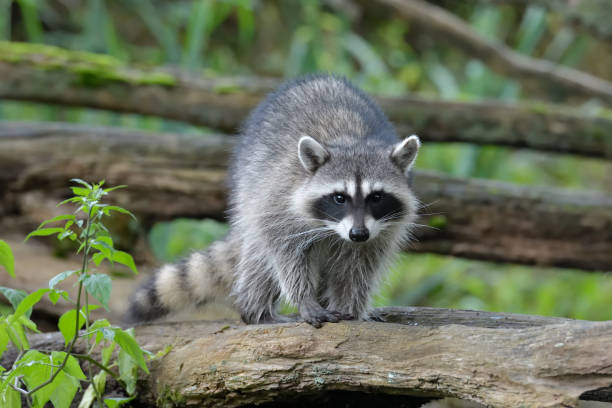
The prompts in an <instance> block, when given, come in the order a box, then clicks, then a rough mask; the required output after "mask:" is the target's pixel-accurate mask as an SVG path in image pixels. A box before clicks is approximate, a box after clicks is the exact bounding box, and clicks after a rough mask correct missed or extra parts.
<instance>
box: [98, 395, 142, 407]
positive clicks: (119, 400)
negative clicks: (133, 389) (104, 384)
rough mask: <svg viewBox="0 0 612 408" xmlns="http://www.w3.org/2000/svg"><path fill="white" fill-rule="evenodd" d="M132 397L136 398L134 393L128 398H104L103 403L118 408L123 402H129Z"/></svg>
mask: <svg viewBox="0 0 612 408" xmlns="http://www.w3.org/2000/svg"><path fill="white" fill-rule="evenodd" d="M134 398H136V396H135V395H134V396H132V397H129V398H118V397H117V398H104V403H105V404H106V406H107V407H108V408H118V407H120V406H122V405H123V404H126V403H128V402H130V401H131V400H133V399H134Z"/></svg>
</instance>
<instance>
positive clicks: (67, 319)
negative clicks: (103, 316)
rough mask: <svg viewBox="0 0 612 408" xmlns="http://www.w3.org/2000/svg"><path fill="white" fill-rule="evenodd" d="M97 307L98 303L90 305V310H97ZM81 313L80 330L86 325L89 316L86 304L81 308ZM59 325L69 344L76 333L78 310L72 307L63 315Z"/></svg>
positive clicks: (65, 340)
mask: <svg viewBox="0 0 612 408" xmlns="http://www.w3.org/2000/svg"><path fill="white" fill-rule="evenodd" d="M97 308H99V306H97V305H88V309H89V311H92V310H96V309H97ZM80 313H81V315H80V317H79V328H78V330H81V329H82V328H83V325H85V319H86V318H87V316H86V315H85V306H83V307H82V308H81V311H80ZM57 326H58V327H59V329H60V332H61V333H62V336H64V342H65V344H66V345H67V344H68V343H69V342H70V341H71V340H72V339H73V338H74V336H75V335H76V331H75V330H76V310H75V309H70V310H68V311H67V312H66V313H64V314H63V315H61V316H60V318H59V322H58V324H57Z"/></svg>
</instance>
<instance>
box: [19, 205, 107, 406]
mask: <svg viewBox="0 0 612 408" xmlns="http://www.w3.org/2000/svg"><path fill="white" fill-rule="evenodd" d="M92 210H93V205H92V206H90V207H89V213H88V214H87V229H86V232H85V248H84V253H83V266H82V267H81V272H80V273H79V290H78V292H77V300H76V319H75V320H76V322H75V330H74V337H73V338H72V341H71V342H70V345H69V346H68V350H67V351H66V356H65V357H64V361H62V364H60V368H59V369H58V370H57V371H55V372H54V373H53V374H52V375H51V377H50V378H49V379H48V380H47V381H45V382H44V383H42V384H39V385H38V386H36V387H34V388H32V389H31V390H29V391H28V393H27V394H26V395H28V396H29V395H31V394H34V393H35V392H36V391H38V390H40V389H41V388H43V387H46V386H47V385H49V384H51V383H52V382H53V380H55V377H57V375H58V374H59V373H60V372H61V371H62V370H63V369H64V367H65V366H66V363H67V362H68V358H69V357H70V355H71V353H72V349H73V348H74V345H75V343H76V342H77V340H78V338H79V317H80V314H81V292H82V291H83V281H82V280H81V279H80V277H81V276H83V275H85V274H86V273H87V257H88V255H89V248H90V246H89V232H90V229H91V212H92ZM94 389H95V388H94Z"/></svg>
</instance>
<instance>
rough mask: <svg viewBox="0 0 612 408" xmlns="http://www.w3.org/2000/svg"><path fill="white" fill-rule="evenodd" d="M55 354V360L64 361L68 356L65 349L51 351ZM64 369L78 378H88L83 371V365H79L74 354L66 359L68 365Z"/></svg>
mask: <svg viewBox="0 0 612 408" xmlns="http://www.w3.org/2000/svg"><path fill="white" fill-rule="evenodd" d="M51 355H52V356H53V361H57V362H62V361H64V358H66V353H65V352H63V351H54V352H53V353H51ZM64 371H66V373H67V374H70V375H71V376H72V377H74V378H76V379H78V380H86V379H87V377H86V376H85V374H84V373H83V370H82V369H81V366H80V365H79V361H78V360H77V359H76V357H74V356H68V360H67V361H66V365H65V366H64Z"/></svg>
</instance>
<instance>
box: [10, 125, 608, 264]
mask: <svg viewBox="0 0 612 408" xmlns="http://www.w3.org/2000/svg"><path fill="white" fill-rule="evenodd" d="M234 140H235V139H234V138H233V137H229V136H222V135H206V136H195V135H179V134H163V133H151V132H137V131H128V130H122V129H118V128H104V127H87V126H77V125H68V124H61V123H39V124H35V123H7V122H0V216H1V215H3V214H4V216H5V218H6V216H7V215H13V216H14V215H18V214H20V215H22V217H28V214H29V215H30V217H31V219H30V225H29V227H33V226H35V225H37V224H38V222H40V219H42V218H47V216H45V217H40V208H41V207H44V206H45V205H47V204H46V203H47V202H48V203H49V205H48V206H49V207H50V208H55V203H56V202H58V200H60V199H63V198H65V197H66V195H67V194H68V193H69V190H68V188H67V185H68V184H69V180H70V179H71V178H74V177H80V178H86V179H88V180H101V179H106V180H107V182H108V183H110V184H113V185H116V184H127V185H128V186H129V188H127V189H124V190H119V191H116V192H115V193H114V196H115V199H116V200H117V201H118V202H119V203H120V204H121V205H123V206H125V207H128V208H129V209H130V210H132V211H134V212H135V213H136V214H138V216H139V218H140V219H141V221H142V222H143V223H144V224H145V226H148V225H150V224H151V223H152V222H153V221H156V220H163V219H170V218H175V217H183V216H184V217H214V218H218V219H220V218H223V214H224V210H225V205H226V202H225V183H224V180H225V171H226V166H227V161H228V155H229V152H230V151H231V148H232V145H233V142H234ZM415 189H416V193H417V196H418V197H419V198H420V200H421V202H422V203H423V204H424V205H423V208H422V209H421V213H422V214H423V215H422V217H421V219H420V220H419V223H421V224H424V226H423V227H420V228H418V229H417V232H416V238H417V240H416V241H414V242H413V243H412V244H411V245H410V248H409V249H410V250H413V251H427V252H436V253H442V254H452V255H458V256H464V257H472V258H480V259H489V260H498V261H510V262H521V263H527V264H539V265H556V266H566V267H577V268H582V269H595V270H597V269H600V270H610V269H612V251H610V248H612V197H610V196H607V195H605V194H603V193H595V192H584V191H566V190H559V189H553V188H528V187H522V186H516V185H512V184H506V183H500V182H494V181H487V180H478V179H459V178H453V177H449V176H445V175H442V174H437V173H431V172H422V171H421V172H417V173H416V177H415ZM48 215H53V214H48Z"/></svg>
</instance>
